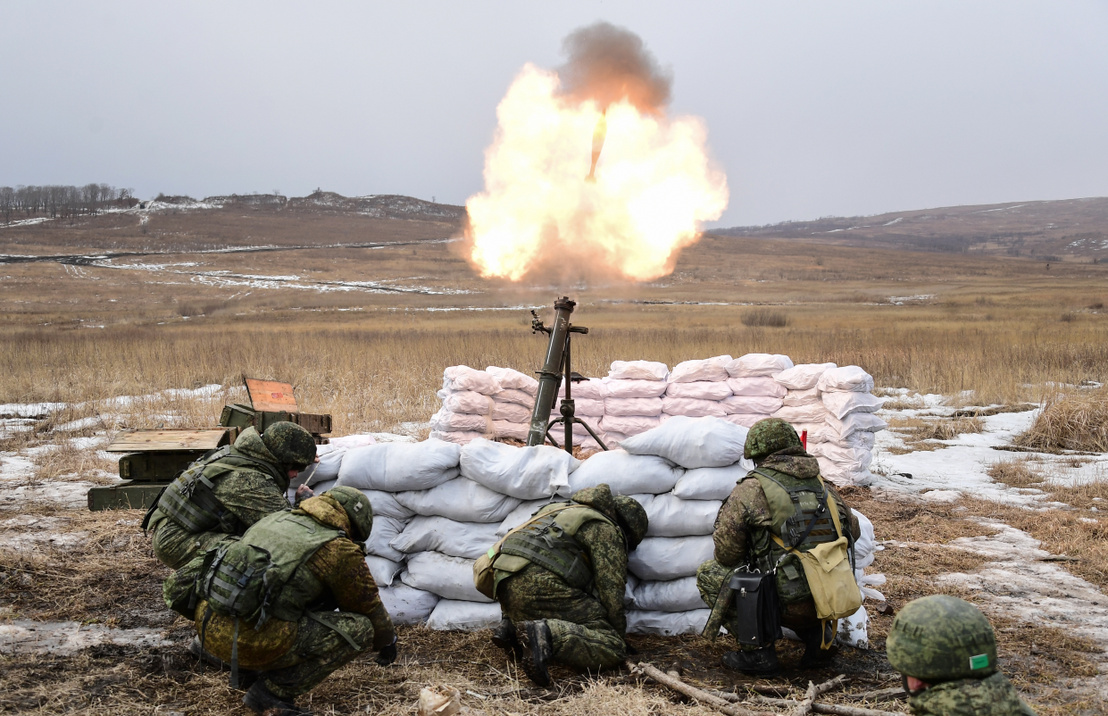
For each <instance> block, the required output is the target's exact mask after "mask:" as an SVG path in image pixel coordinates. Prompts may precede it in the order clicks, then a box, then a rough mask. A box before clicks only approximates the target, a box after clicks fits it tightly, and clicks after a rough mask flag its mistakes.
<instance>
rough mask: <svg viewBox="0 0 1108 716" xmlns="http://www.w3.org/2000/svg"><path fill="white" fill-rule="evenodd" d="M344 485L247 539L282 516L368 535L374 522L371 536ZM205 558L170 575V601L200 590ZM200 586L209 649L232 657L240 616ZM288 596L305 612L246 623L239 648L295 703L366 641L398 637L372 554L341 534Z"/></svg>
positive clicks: (302, 572)
mask: <svg viewBox="0 0 1108 716" xmlns="http://www.w3.org/2000/svg"><path fill="white" fill-rule="evenodd" d="M341 490H350V488H337V489H336V490H333V491H329V492H326V493H324V494H323V495H319V496H317V497H312V498H309V499H307V500H305V501H304V502H303V503H302V504H301V505H300V507H299V508H298V509H296V510H293V511H292V513H291V516H289V515H286V514H274V515H270V516H268V517H266V518H263V519H262V520H260V521H259V522H258V523H257V524H256V525H255V526H254V527H253V528H252V530H247V532H246V534H245V535H244V536H243V538H242V539H243V541H248V540H250V538H251V533H252V531H258V532H261V531H264V530H265V529H266V527H267V525H269V524H273V523H275V522H276V521H277V520H281V519H285V520H288V519H295V520H299V521H300V522H303V521H304V520H313V521H314V522H315V523H316V524H317V525H322V526H323V527H325V528H328V527H329V528H334V529H337V530H341V531H342V532H344V533H346V534H347V535H350V536H351V537H353V538H355V539H361V540H364V539H365V537H367V536H368V531H369V528H368V526H366V527H364V531H365V534H364V535H363V534H359V529H358V528H357V527H356V526H355V525H354V524H353V523H352V520H351V519H350V517H349V516H348V511H347V510H345V509H344V505H343V504H341V503H340V502H339V500H337V499H336V496H337V495H336V494H335V493H338V492H339V491H341ZM366 504H367V505H368V501H367V503H366ZM206 556H207V555H201V556H200V557H198V558H197V559H195V560H193V561H192V562H190V563H189V564H188V565H187V566H186V567H185V568H184V569H181V570H178V571H177V572H176V573H174V575H173V576H172V577H171V578H170V579H169V580H167V581H166V584H165V585H164V587H163V591H164V593H165V596H166V602H167V604H170V603H171V602H173V601H176V602H178V604H180V603H183V602H184V599H182V597H181V596H180V595H181V594H182V593H185V592H188V591H189V590H191V589H195V588H194V587H193V586H192V584H194V581H195V575H196V574H197V573H198V572H201V571H202V570H203V569H204V565H205V558H206ZM198 592H199V593H198V594H197V597H198V598H199V601H198V603H197V604H196V609H195V612H194V614H193V616H194V618H195V623H196V629H197V632H198V633H200V634H201V638H202V641H203V647H204V649H206V650H207V651H208V652H209V653H211V654H212V655H214V656H216V657H218V658H220V659H222V660H223V661H225V662H230V661H231V660H232V647H233V645H234V641H235V636H234V631H235V619H233V618H231V617H227V616H222V615H220V614H217V613H215V612H214V611H213V610H212V607H211V605H210V604H209V601H208V600H207V599H204V598H203V597H204V594H205V593H204V589H203V587H201V588H200V589H199V590H198ZM282 594H284V595H287V594H294V595H296V596H295V597H294V599H295V602H294V603H292V604H286V605H284V608H285V609H289V608H291V609H292V610H293V611H299V613H300V614H301V616H300V618H299V619H295V620H292V619H280V618H270V619H268V620H266V621H265V622H264V623H262V624H261V625H260V626H258V627H256V628H255V627H253V626H252V625H249V624H241V625H240V626H239V632H238V653H237V661H238V665H239V666H240V667H241V668H243V669H248V670H251V671H257V672H260V673H259V677H260V682H261V683H262V684H263V685H264V687H265V689H266V690H268V692H269V693H270V694H273V695H275V696H277V697H279V698H280V699H283V700H286V701H289V702H291V701H292V699H293V698H295V697H296V696H298V695H300V694H303V693H307V692H308V691H310V690H311V689H312V688H314V687H315V686H316V685H317V684H319V683H320V682H321V681H323V679H324V678H326V677H327V676H328V675H329V674H330V673H332V672H333V671H335V670H336V669H338V668H339V667H340V666H342V665H344V664H346V663H348V662H349V661H351V660H352V659H354V658H355V657H357V656H358V655H359V654H360V653H363V651H364V648H365V647H366V646H370V645H372V648H373V649H374V650H375V651H378V652H381V650H382V649H386V648H387V647H389V646H390V645H392V644H394V643H395V641H396V633H395V630H394V629H393V625H392V620H391V619H390V617H389V614H388V611H387V610H386V609H385V606H384V605H383V604H382V603H381V598H380V595H379V593H378V589H377V584H376V582H374V580H373V577H372V575H371V574H370V572H369V568H368V566H367V565H366V562H365V552H364V550H363V548H362V546H361V545H360V544H357V543H355V542H354V541H352V539H350V538H347V537H345V536H341V535H340V536H338V537H336V538H334V539H331V540H330V541H328V542H326V543H325V544H323V545H322V546H321V547H319V548H318V549H317V550H316V551H315V552H314V553H313V554H312V555H311V556H310V557H309V558H308V559H307V561H306V562H305V563H303V564H302V565H301V566H300V567H298V568H297V569H296V570H295V571H294V572H293V574H292V577H291V578H290V579H289V581H288V582H287V583H286V586H285V587H284V590H283V592H282ZM171 606H172V605H171ZM335 609H338V610H339V611H334V610H335ZM392 658H395V650H393V656H392Z"/></svg>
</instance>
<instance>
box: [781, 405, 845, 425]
mask: <svg viewBox="0 0 1108 716" xmlns="http://www.w3.org/2000/svg"><path fill="white" fill-rule="evenodd" d="M830 416H831V413H829V412H828V411H827V408H825V407H823V403H809V404H808V405H792V406H781V409H780V410H777V411H776V412H774V413H773V417H775V418H781V419H782V420H784V421H785V422H786V423H789V424H790V425H795V424H797V423H822V422H824V421H826V420H827V418H828V417H830Z"/></svg>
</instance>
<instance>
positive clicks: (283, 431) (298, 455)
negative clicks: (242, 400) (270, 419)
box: [262, 421, 315, 470]
mask: <svg viewBox="0 0 1108 716" xmlns="http://www.w3.org/2000/svg"><path fill="white" fill-rule="evenodd" d="M262 442H263V443H265V446H266V448H267V449H268V450H269V451H270V452H271V453H273V457H275V458H277V462H279V463H281V464H282V465H287V466H289V467H290V468H292V469H295V470H303V469H304V468H306V467H307V466H308V465H311V464H312V463H313V462H315V438H313V437H312V434H311V433H309V432H308V431H307V430H305V429H304V428H302V427H300V426H299V425H297V424H296V423H289V422H284V421H282V422H280V423H274V424H273V425H270V426H269V427H268V428H266V429H265V432H264V433H262Z"/></svg>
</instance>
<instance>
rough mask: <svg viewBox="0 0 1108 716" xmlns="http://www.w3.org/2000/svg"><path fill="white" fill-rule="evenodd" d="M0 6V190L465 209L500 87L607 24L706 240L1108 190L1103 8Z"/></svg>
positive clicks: (1107, 53)
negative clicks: (669, 149)
mask: <svg viewBox="0 0 1108 716" xmlns="http://www.w3.org/2000/svg"><path fill="white" fill-rule="evenodd" d="M3 6H4V7H3V22H0V66H2V67H3V69H4V72H3V77H4V79H3V83H2V84H0V88H2V89H0V97H2V99H0V105H2V106H0V185H6V186H16V185H20V184H84V183H88V182H104V183H108V184H111V185H113V186H117V187H131V188H133V189H135V191H136V195H137V196H139V197H140V198H148V197H152V196H154V195H155V194H157V193H158V192H164V193H166V194H189V195H191V196H194V197H197V198H201V197H204V196H210V195H215V194H228V193H251V192H270V191H274V190H278V191H280V192H282V193H285V194H287V195H293V196H303V195H306V194H308V193H310V192H312V191H313V190H314V189H315V188H316V187H320V188H322V189H325V190H330V191H336V192H339V193H341V194H344V195H347V196H356V195H364V194H394V193H395V194H408V195H411V196H416V197H420V198H424V199H431V198H432V197H434V198H435V199H436V200H438V201H441V202H448V203H454V204H462V203H464V202H465V200H466V198H467V197H469V196H470V195H471V194H475V193H477V192H478V191H480V190H481V188H482V176H481V172H482V166H483V152H484V150H485V148H486V147H487V146H488V144H489V143H490V140H491V138H492V134H493V131H494V130H495V127H496V114H495V113H496V105H497V103H498V102H499V101H500V99H501V98H502V97H503V95H504V93H505V91H506V90H507V88H508V86H509V84H510V83H511V81H512V79H513V77H514V76H515V74H516V73H517V72H518V71H519V70H520V69H521V68H522V67H523V65H524V63H526V62H532V63H534V64H536V65H538V66H540V67H544V68H551V69H552V68H555V67H557V66H558V65H560V64H562V62H563V61H564V60H565V56H564V55H563V54H562V40H563V38H565V36H566V35H568V34H569V33H570V32H572V31H573V30H575V29H577V28H579V27H581V26H584V25H588V24H591V23H593V22H596V21H598V20H604V21H607V22H610V23H612V24H615V25H618V26H621V27H625V28H627V29H628V30H631V31H632V32H634V33H636V34H638V35H639V36H640V37H641V38H642V39H643V41H644V43H645V44H646V46H647V47H648V48H649V50H650V51H651V52H652V53H653V54H654V56H655V57H656V58H657V60H658V62H659V63H660V64H661V65H662V66H663V67H667V68H669V69H670V70H671V71H672V73H673V78H674V83H673V101H672V104H671V108H670V109H671V113H675V114H692V115H697V116H700V117H703V118H704V120H705V122H706V123H707V127H708V132H709V146H710V148H711V152H712V155H713V157H714V159H715V160H716V161H717V162H718V163H719V165H720V166H721V167H722V168H723V169H724V170H725V171H726V173H727V177H728V182H729V184H730V188H731V202H730V206H729V208H728V209H727V211H726V212H725V213H724V215H723V217H722V219H721V220H720V221H719V222H717V225H720V226H732V225H739V224H761V223H772V222H777V221H783V220H789V219H811V218H816V217H819V216H827V215H838V216H846V215H854V214H875V213H880V212H884V211H894V210H906V209H922V208H928V207H936V206H946V205H957V204H978V203H991V202H1004V201H1025V200H1035V199H1067V198H1076V197H1086V196H1108V91H1105V81H1106V80H1108V41H1106V40H1105V38H1106V37H1108V2H1105V0H1085V1H1081V0H1040V1H1037V2H1031V1H1026V0H997V1H992V0H989V1H973V0H957V1H943V0H929V1H926V2H923V1H920V2H898V1H896V0H877V1H874V2H818V3H816V2H788V1H784V0H773V1H769V0H767V1H765V2H737V1H735V0H731V1H729V2H698V1H696V0H692V1H689V2H666V3H662V2H648V1H644V0H637V1H634V0H627V1H615V2H613V1H611V0H606V1H604V2H580V1H577V0H562V1H561V2H558V3H536V2H518V1H517V2H403V3H398V2H393V3H384V2H353V1H351V2H312V3H307V2H301V3H294V2H284V1H280V0H278V1H274V0H266V1H265V2H207V1H196V0H194V1H190V2H172V1H171V2H146V1H142V2H138V1H136V2H131V1H127V0H104V1H103V2H97V3H83V2H51V1H44V0H7V1H6V2H4V3H3ZM587 141H588V139H587V138H586V142H587Z"/></svg>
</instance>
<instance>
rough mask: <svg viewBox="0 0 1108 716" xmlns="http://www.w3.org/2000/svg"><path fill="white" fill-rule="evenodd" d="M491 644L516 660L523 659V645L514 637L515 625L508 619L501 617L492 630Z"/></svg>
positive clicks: (517, 637)
mask: <svg viewBox="0 0 1108 716" xmlns="http://www.w3.org/2000/svg"><path fill="white" fill-rule="evenodd" d="M492 643H493V644H495V645H496V646H498V647H500V648H501V649H503V650H504V651H505V652H507V653H508V654H510V655H512V656H514V657H515V658H517V659H521V658H523V645H522V644H520V643H519V636H517V635H516V625H515V624H514V623H513V622H512V620H511V619H509V618H508V617H503V618H502V619H501V620H500V624H498V625H497V626H496V628H495V629H493V630H492Z"/></svg>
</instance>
